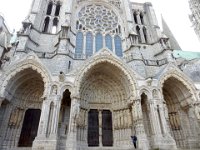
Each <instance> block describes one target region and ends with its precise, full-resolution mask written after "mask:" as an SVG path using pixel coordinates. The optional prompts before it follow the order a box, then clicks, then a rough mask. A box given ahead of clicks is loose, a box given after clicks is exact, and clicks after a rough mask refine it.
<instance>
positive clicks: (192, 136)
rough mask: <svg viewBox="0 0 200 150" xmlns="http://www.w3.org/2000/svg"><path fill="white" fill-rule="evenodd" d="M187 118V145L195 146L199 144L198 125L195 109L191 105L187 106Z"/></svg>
mask: <svg viewBox="0 0 200 150" xmlns="http://www.w3.org/2000/svg"><path fill="white" fill-rule="evenodd" d="M188 120H189V127H190V129H189V130H190V131H189V137H188V139H187V140H188V145H189V147H190V148H196V147H198V144H199V139H198V134H199V131H198V130H199V127H198V121H197V119H196V117H195V110H194V106H193V105H191V106H189V108H188Z"/></svg>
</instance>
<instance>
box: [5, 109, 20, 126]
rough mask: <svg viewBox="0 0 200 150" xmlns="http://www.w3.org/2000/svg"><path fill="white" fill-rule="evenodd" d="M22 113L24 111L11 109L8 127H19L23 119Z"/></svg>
mask: <svg viewBox="0 0 200 150" xmlns="http://www.w3.org/2000/svg"><path fill="white" fill-rule="evenodd" d="M23 112H24V110H22V109H20V108H15V109H13V110H12V112H11V114H10V119H9V122H8V125H9V126H13V127H19V126H20V123H21V120H22V117H23Z"/></svg>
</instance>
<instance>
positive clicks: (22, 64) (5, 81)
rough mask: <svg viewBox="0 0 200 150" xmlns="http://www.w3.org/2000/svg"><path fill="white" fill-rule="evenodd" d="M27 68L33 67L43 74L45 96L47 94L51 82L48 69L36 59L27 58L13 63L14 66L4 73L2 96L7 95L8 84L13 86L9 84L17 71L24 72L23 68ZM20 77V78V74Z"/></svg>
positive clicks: (32, 68)
mask: <svg viewBox="0 0 200 150" xmlns="http://www.w3.org/2000/svg"><path fill="white" fill-rule="evenodd" d="M26 69H31V70H33V71H34V70H35V71H36V72H37V73H38V74H40V75H41V77H42V80H43V82H44V85H45V88H44V89H45V92H44V93H43V96H44V95H47V91H48V89H49V86H48V85H49V83H50V75H49V73H48V71H47V70H46V69H45V68H44V67H43V66H42V65H41V64H40V63H38V62H36V61H35V60H32V59H27V60H24V61H21V62H19V63H17V64H16V65H13V66H12V67H10V68H8V69H7V72H5V73H4V74H3V77H2V79H1V82H0V83H2V86H1V87H2V88H1V91H0V92H1V93H0V94H1V96H2V97H5V91H6V87H7V86H9V87H11V86H10V85H8V83H9V82H10V81H14V80H15V75H16V74H17V73H19V72H22V71H23V70H26ZM18 78H20V76H19V77H18ZM25 78H26V77H25ZM29 78H30V77H29ZM23 81H25V79H23ZM13 84H14V82H13Z"/></svg>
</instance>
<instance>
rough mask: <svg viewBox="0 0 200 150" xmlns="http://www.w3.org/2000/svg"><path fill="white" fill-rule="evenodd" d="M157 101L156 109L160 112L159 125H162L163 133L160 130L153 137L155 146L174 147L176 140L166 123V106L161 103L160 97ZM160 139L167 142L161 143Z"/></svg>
mask: <svg viewBox="0 0 200 150" xmlns="http://www.w3.org/2000/svg"><path fill="white" fill-rule="evenodd" d="M158 101H159V105H158V107H157V109H158V110H159V113H160V121H159V126H160V127H161V126H162V131H163V133H161V132H160V134H159V135H158V136H157V137H155V138H154V142H155V146H156V147H160V148H168V149H176V148H177V147H176V142H175V140H174V139H173V137H172V136H171V134H170V127H169V124H168V123H167V118H169V116H168V109H167V106H166V104H165V103H163V100H162V99H160V100H158ZM160 131H161V130H160ZM162 141H167V144H163V142H162Z"/></svg>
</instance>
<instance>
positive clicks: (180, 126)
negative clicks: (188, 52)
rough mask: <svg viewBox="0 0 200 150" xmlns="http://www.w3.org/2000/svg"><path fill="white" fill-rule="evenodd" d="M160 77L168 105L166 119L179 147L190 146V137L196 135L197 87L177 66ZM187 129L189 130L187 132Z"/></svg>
mask: <svg viewBox="0 0 200 150" xmlns="http://www.w3.org/2000/svg"><path fill="white" fill-rule="evenodd" d="M168 69H169V70H167V71H166V72H165V74H164V75H162V76H161V78H160V88H161V89H162V96H163V99H164V104H165V105H166V110H167V111H166V112H165V113H166V118H165V119H166V121H167V123H168V124H169V126H170V131H171V135H172V137H173V138H174V140H175V141H176V144H177V147H178V148H188V147H189V145H190V144H191V143H190V141H189V138H190V136H191V135H193V136H197V135H196V131H195V130H196V129H197V128H196V126H195V125H194V124H195V120H194V119H192V118H191V115H192V114H194V108H193V105H194V103H195V101H196V100H197V99H196V96H195V87H194V85H193V84H192V82H191V81H190V79H188V78H187V77H186V76H185V75H183V74H182V72H181V71H179V70H178V69H177V68H175V67H173V68H168ZM185 131H187V132H185Z"/></svg>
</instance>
